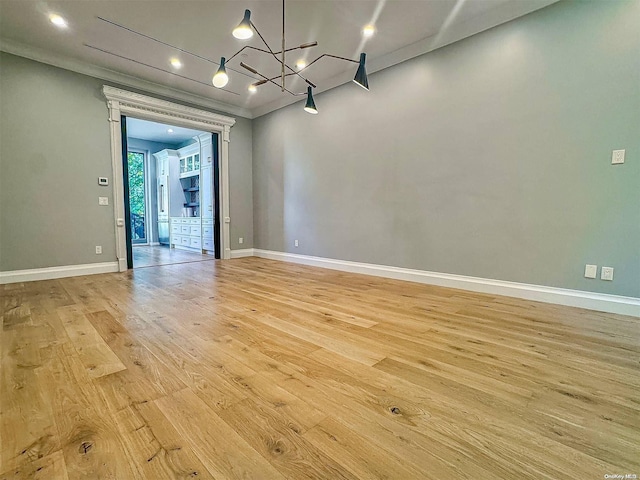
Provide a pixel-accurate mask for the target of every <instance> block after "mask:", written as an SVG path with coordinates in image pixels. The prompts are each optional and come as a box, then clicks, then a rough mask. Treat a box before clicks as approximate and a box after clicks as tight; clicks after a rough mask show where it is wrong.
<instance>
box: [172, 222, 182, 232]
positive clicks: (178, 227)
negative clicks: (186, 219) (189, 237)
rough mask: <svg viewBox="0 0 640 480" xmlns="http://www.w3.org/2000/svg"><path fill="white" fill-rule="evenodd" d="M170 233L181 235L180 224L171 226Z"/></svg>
mask: <svg viewBox="0 0 640 480" xmlns="http://www.w3.org/2000/svg"><path fill="white" fill-rule="evenodd" d="M171 233H181V232H180V224H176V225H171Z"/></svg>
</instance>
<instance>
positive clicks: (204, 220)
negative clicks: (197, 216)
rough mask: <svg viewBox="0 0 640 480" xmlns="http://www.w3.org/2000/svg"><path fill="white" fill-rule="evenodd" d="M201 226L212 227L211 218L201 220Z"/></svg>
mask: <svg viewBox="0 0 640 480" xmlns="http://www.w3.org/2000/svg"><path fill="white" fill-rule="evenodd" d="M202 225H213V218H203V219H202Z"/></svg>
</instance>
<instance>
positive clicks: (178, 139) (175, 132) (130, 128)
mask: <svg viewBox="0 0 640 480" xmlns="http://www.w3.org/2000/svg"><path fill="white" fill-rule="evenodd" d="M169 130H172V132H169ZM201 133H204V132H201V131H198V130H192V129H190V128H183V127H176V126H173V125H166V124H164V123H157V122H151V121H149V120H140V119H137V118H131V117H127V137H129V138H139V139H140V140H149V141H150V142H161V143H168V144H173V145H178V144H179V143H182V142H186V141H187V140H191V139H192V138H193V137H195V136H196V135H199V134H201Z"/></svg>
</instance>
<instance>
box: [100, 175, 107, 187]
mask: <svg viewBox="0 0 640 480" xmlns="http://www.w3.org/2000/svg"><path fill="white" fill-rule="evenodd" d="M98 185H102V186H103V187H106V186H108V185H109V179H108V178H107V177H98Z"/></svg>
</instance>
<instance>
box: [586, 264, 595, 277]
mask: <svg viewBox="0 0 640 480" xmlns="http://www.w3.org/2000/svg"><path fill="white" fill-rule="evenodd" d="M584 276H585V277H586V278H596V277H597V276H598V266H597V265H586V266H585V267H584Z"/></svg>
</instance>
